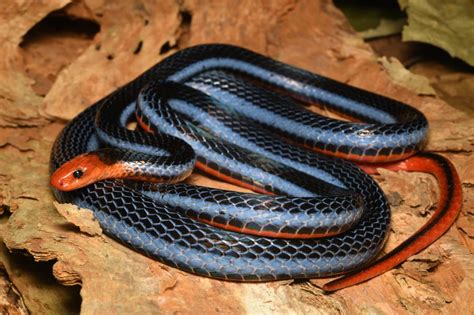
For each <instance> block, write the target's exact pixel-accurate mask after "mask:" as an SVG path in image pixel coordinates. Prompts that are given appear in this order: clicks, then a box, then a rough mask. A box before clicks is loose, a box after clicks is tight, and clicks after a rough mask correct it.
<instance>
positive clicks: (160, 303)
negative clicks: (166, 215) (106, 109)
mask: <svg viewBox="0 0 474 315" xmlns="http://www.w3.org/2000/svg"><path fill="white" fill-rule="evenodd" d="M55 21H56V22H55ZM46 22H48V23H46ZM55 23H57V24H55ZM65 25H70V27H65ZM214 42H219V43H231V44H236V45H240V46H243V47H246V48H249V49H252V50H254V51H257V52H260V53H262V54H265V55H268V56H271V57H273V58H276V59H278V60H281V61H283V62H287V63H290V64H293V65H296V66H299V67H302V68H304V69H308V70H311V71H314V72H317V73H320V74H322V75H325V76H328V77H331V78H333V79H336V80H339V81H342V82H344V83H347V84H350V85H354V86H357V87H360V88H364V89H367V90H370V91H373V92H376V93H379V94H382V95H386V96H388V97H391V98H395V99H397V100H400V101H402V102H405V103H408V104H410V105H412V106H413V107H416V108H418V109H419V110H421V111H422V112H424V113H425V114H426V116H427V117H428V119H429V122H430V136H429V142H428V144H427V147H426V150H429V151H436V152H440V153H441V154H443V155H445V156H446V157H448V158H449V159H451V161H453V163H454V164H455V165H456V167H457V169H458V171H459V173H460V175H461V179H462V182H463V189H464V205H463V210H462V213H461V215H460V217H459V219H458V221H457V223H456V224H455V225H454V226H453V227H452V228H451V229H450V230H449V232H448V233H446V234H445V235H444V236H443V237H442V238H441V239H440V240H438V241H437V242H435V243H434V244H433V245H432V246H430V247H429V248H428V249H426V250H424V251H423V252H421V253H420V254H418V255H416V256H414V257H412V258H411V259H409V260H408V261H407V262H405V263H403V264H402V265H401V266H399V267H398V268H396V269H394V270H392V271H390V272H387V273H386V274H384V275H382V276H380V277H377V278H375V279H372V280H370V281H368V282H366V283H363V284H361V285H358V286H354V287H351V288H348V289H345V290H341V291H339V292H336V293H334V294H329V295H328V294H324V293H323V292H322V291H321V290H320V289H319V285H321V284H322V283H324V282H326V281H327V279H323V280H308V281H297V282H293V281H285V282H273V283H263V284H239V283H230V282H223V281H217V280H212V279H207V278H203V277H198V276H194V275H190V274H187V273H184V272H181V271H179V270H176V269H174V268H171V267H168V266H166V265H163V264H161V263H158V262H155V261H153V260H151V259H149V258H146V257H144V256H142V255H140V254H137V253H135V252H134V251H132V250H130V249H128V248H126V247H124V246H122V245H120V244H119V243H117V242H115V241H114V240H112V239H111V238H109V237H107V236H105V235H103V234H102V233H101V231H100V229H97V226H96V222H94V220H93V219H92V218H91V217H90V216H88V215H87V214H83V213H82V212H77V211H75V209H72V208H71V207H67V206H63V205H58V204H55V203H54V200H53V197H52V195H51V192H50V189H49V185H48V161H49V152H50V149H51V146H52V143H53V141H54V139H55V137H56V135H57V134H58V132H59V131H60V130H61V129H62V128H63V127H64V124H65V121H67V120H69V119H71V118H72V117H74V116H75V115H76V114H77V113H79V112H80V111H81V110H83V109H84V108H86V107H87V106H88V105H90V104H92V103H93V102H94V101H96V100H98V99H100V98H102V97H103V96H104V95H106V94H108V93H110V92H111V91H113V90H115V89H116V88H118V87H119V86H121V85H123V84H125V83H126V82H128V81H129V80H131V79H133V78H134V77H136V76H138V75H139V74H140V73H142V72H143V71H144V70H146V69H147V68H149V67H150V66H152V65H154V64H155V63H156V62H158V61H160V60H161V59H163V58H164V57H166V56H168V55H170V54H172V53H174V52H175V51H177V50H179V49H182V48H185V47H189V46H192V45H196V44H201V43H214ZM373 47H374V48H373ZM392 47H393V46H390V48H387V47H385V48H384V47H383V45H375V46H370V45H369V44H368V43H365V42H364V41H363V40H362V39H361V38H360V37H359V36H358V35H357V33H356V32H355V31H354V30H353V29H352V28H351V26H350V25H349V23H348V22H347V20H346V18H345V17H344V15H343V14H342V13H341V12H340V11H339V10H338V9H337V8H336V7H335V6H334V5H333V4H332V2H330V1H323V0H321V1H311V0H307V1H305V0H278V1H265V0H260V1H252V0H246V1H237V0H235V1H198V0H184V1H178V0H176V1H172V0H162V1H152V0H130V1H126V0H121V1H113V0H77V1H70V0H11V1H2V2H0V56H1V57H0V78H1V79H0V209H1V210H2V212H3V215H2V217H1V221H0V236H1V238H2V240H3V243H4V245H2V250H1V251H0V262H1V265H2V267H3V269H4V272H3V273H2V274H0V284H1V285H0V289H1V290H0V296H1V298H0V305H1V309H2V311H4V310H8V311H10V312H11V313H17V314H22V313H25V312H26V311H30V312H31V313H37V314H43V313H69V312H77V311H79V307H80V310H81V312H83V313H85V314H103V313H114V314H115V313H141V314H148V313H166V314H168V313H182V314H191V313H193V314H196V313H203V314H214V313H227V314H229V313H235V314H244V313H250V314H270V313H271V314H341V313H342V314H355V313H357V314H360V313H364V314H394V313H397V314H436V313H455V312H456V313H459V314H467V313H470V314H472V313H473V310H474V299H473V297H474V296H473V293H472V292H473V289H474V279H473V278H474V259H473V258H474V256H473V254H472V253H473V250H474V241H473V238H474V226H473V221H474V217H473V216H474V207H473V205H474V194H473V190H474V188H473V187H474V171H473V169H474V168H473V166H474V158H473V156H472V150H473V147H474V130H473V129H474V128H473V126H474V115H473V113H474V108H473V107H472V99H469V97H470V96H466V95H465V94H463V93H464V92H465V90H466V89H460V88H458V87H459V85H465V86H471V87H472V86H473V84H472V82H474V81H473V80H474V77H473V75H472V74H471V73H469V72H466V71H464V70H458V69H457V68H454V70H453V68H452V67H449V66H447V65H445V64H443V63H440V62H439V61H436V60H435V61H433V60H432V59H430V58H422V59H421V61H419V62H418V63H416V64H415V65H414V66H413V67H412V68H411V69H410V70H412V72H409V71H407V70H406V69H405V68H404V67H403V64H402V63H400V62H398V61H397V60H396V59H379V57H381V56H384V53H387V54H391V56H394V55H395V56H397V51H396V48H395V49H394V48H392ZM374 49H376V50H377V51H375V50H374ZM425 49H426V48H425ZM398 56H399V58H400V59H402V61H403V58H402V57H403V53H400V54H399V55H398ZM397 62H398V63H397ZM404 71H406V72H404ZM413 72H414V73H416V74H417V75H418V76H422V75H423V76H425V77H426V78H429V83H427V82H426V81H425V82H424V83H423V82H422V83H421V84H424V85H426V84H431V86H433V88H434V90H435V92H432V89H431V90H430V89H428V90H427V89H422V91H428V92H420V90H419V89H417V88H416V84H415V83H413V82H419V81H420V80H419V78H418V79H417V77H416V76H415V77H413V76H412V74H413ZM407 78H408V79H407ZM407 80H408V81H409V82H410V83H407ZM419 93H421V94H423V95H419ZM433 93H435V94H436V95H433ZM426 94H429V95H426ZM376 179H377V181H378V182H379V183H380V185H381V187H382V188H383V190H384V191H385V192H386V194H387V197H388V199H389V201H390V203H391V208H392V218H393V225H392V228H391V233H390V237H389V239H388V242H387V245H386V247H385V249H384V251H385V252H386V251H389V250H390V249H391V248H393V247H395V246H396V244H398V243H399V242H401V241H403V240H404V239H405V238H407V237H408V236H409V235H410V234H411V233H413V232H414V231H415V230H416V229H417V228H418V227H420V226H421V225H422V224H423V222H425V221H426V220H427V218H428V217H429V216H430V214H431V212H432V210H433V208H434V207H435V204H436V198H437V185H436V181H435V180H434V178H432V177H431V176H430V175H426V174H419V173H395V172H390V171H382V173H381V175H380V176H377V177H376ZM189 181H191V182H193V183H197V184H201V185H209V186H214V187H224V188H231V189H237V188H235V187H234V186H232V185H229V184H224V183H220V182H217V181H214V180H211V179H209V178H206V177H204V176H201V175H199V174H193V175H192V177H191V179H190V180H189ZM53 277H54V278H56V279H57V281H58V283H60V284H57V283H56V280H54V278H53ZM68 286H72V287H68ZM79 294H80V297H79Z"/></svg>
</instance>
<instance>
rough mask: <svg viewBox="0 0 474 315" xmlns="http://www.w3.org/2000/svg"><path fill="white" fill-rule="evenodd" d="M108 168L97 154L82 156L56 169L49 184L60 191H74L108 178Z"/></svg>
mask: <svg viewBox="0 0 474 315" xmlns="http://www.w3.org/2000/svg"><path fill="white" fill-rule="evenodd" d="M109 168H110V166H109V165H107V164H105V163H104V162H103V161H102V160H101V159H100V158H99V156H98V155H97V154H94V153H86V154H82V155H79V156H77V157H75V158H74V159H72V160H71V161H69V162H66V163H64V164H63V165H62V166H61V167H60V168H58V169H57V170H56V171H55V172H54V173H53V174H52V175H51V181H50V183H51V185H52V186H54V187H55V188H57V189H59V190H62V191H71V190H75V189H78V188H82V187H85V186H87V185H90V184H92V183H94V182H97V181H99V180H102V179H106V178H110V177H111V176H110V171H109Z"/></svg>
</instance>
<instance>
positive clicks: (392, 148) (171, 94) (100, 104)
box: [50, 44, 462, 292]
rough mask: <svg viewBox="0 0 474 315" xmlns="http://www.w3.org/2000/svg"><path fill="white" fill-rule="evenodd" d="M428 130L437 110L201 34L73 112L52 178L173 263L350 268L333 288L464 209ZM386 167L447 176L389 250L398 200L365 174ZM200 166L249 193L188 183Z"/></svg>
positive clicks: (280, 273)
mask: <svg viewBox="0 0 474 315" xmlns="http://www.w3.org/2000/svg"><path fill="white" fill-rule="evenodd" d="M312 105H318V106H324V107H325V108H329V109H330V110H332V111H335V112H337V113H339V114H342V115H343V116H344V117H349V118H350V119H351V120H353V121H347V120H342V119H333V118H329V117H326V116H324V115H319V114H316V113H315V112H314V111H312V110H311V109H309V108H308V106H312ZM133 121H134V122H136V124H137V127H136V128H135V129H133V128H130V123H131V122H133ZM427 132H428V121H427V119H426V117H425V116H424V115H423V114H422V113H421V112H420V111H418V110H417V109H415V108H412V107H410V106H408V105H406V104H404V103H401V102H399V101H396V100H394V99H390V98H387V97H385V96H382V95H378V94H375V93H372V92H369V91H366V90H362V89H359V88H356V87H353V86H350V85H347V84H344V83H341V82H338V81H335V80H332V79H329V78H327V77H324V76H321V75H319V74H316V73H312V72H309V71H306V70H304V69H301V68H297V67H294V66H292V65H289V64H285V63H282V62H280V61H277V60H274V59H272V58H270V57H267V56H264V55H261V54H258V53H255V52H252V51H250V50H247V49H245V48H241V47H237V46H233V45H227V44H205V45H198V46H194V47H190V48H186V49H183V50H180V51H178V52H176V53H174V54H172V55H171V56H169V57H167V58H165V59H164V60H162V61H161V62H159V63H157V64H156V65H155V66H153V67H151V68H150V69H149V70H147V71H146V72H144V73H143V74H141V75H140V76H138V77H137V78H135V79H134V80H132V81H130V82H129V83H127V84H125V85H123V86H122V87H120V88H118V89H117V90H115V91H114V92H112V93H111V94H109V95H107V96H106V97H104V98H102V99H101V100H99V101H97V102H96V103H94V104H93V105H91V106H90V107H88V108H87V109H85V110H84V111H83V112H82V113H80V114H79V115H78V116H76V117H75V118H74V119H72V120H71V121H70V122H69V123H68V124H67V125H66V126H65V128H64V129H63V130H62V131H61V132H60V134H59V135H58V137H57V139H56V141H55V142H54V145H53V148H52V152H51V160H50V173H51V185H52V187H53V188H52V191H53V194H54V196H55V198H56V199H57V200H58V201H60V202H68V203H73V204H76V205H78V206H80V207H83V208H87V209H90V210H91V211H93V213H94V216H95V219H96V220H97V221H98V222H99V223H100V225H101V227H102V229H103V230H104V232H105V233H106V234H107V235H110V236H111V237H113V238H114V239H116V240H118V241H120V242H122V243H123V244H125V245H126V246H129V247H131V248H133V249H134V250H136V251H138V252H140V253H142V254H144V255H147V256H149V257H152V258H153V259H155V260H158V261H160V262H163V263H165V264H167V265H170V266H172V267H175V268H178V269H180V270H183V271H186V272H190V273H193V274H197V275H201V276H206V277H211V278H216V279H223V280H229V281H250V282H260V281H273V280H284V279H309V278H320V277H331V276H337V275H343V276H342V277H341V278H338V279H336V280H333V281H331V282H329V283H327V284H325V285H324V286H323V289H324V290H325V291H328V292H330V291H335V290H338V289H342V288H345V287H348V286H350V285H353V284H357V283H360V282H363V281H366V280H368V279H370V278H373V277H375V276H377V275H379V274H381V273H383V272H385V271H387V270H390V269H392V268H393V267H396V266H398V265H399V264H400V263H402V262H403V261H405V260H406V259H407V258H408V257H410V256H411V255H414V254H416V253H418V252H419V251H421V250H422V249H424V248H426V247H427V246H429V245H430V244H431V243H432V242H433V241H434V240H436V239H437V238H439V237H441V236H442V235H443V234H444V233H445V232H446V231H447V230H448V229H449V227H450V226H451V225H452V224H453V222H454V221H455V219H456V217H457V215H458V213H459V211H460V207H461V204H462V195H461V184H460V180H459V176H458V174H457V172H456V169H455V167H454V165H453V164H452V163H451V162H450V161H449V160H448V159H446V158H444V157H443V156H441V155H438V154H435V153H430V152H421V150H422V148H423V146H424V144H425V143H426V141H427V140H426V139H427ZM354 162H356V163H358V165H359V166H360V167H361V168H362V169H363V170H364V171H363V170H362V169H361V168H360V167H359V166H357V165H356V164H354ZM377 167H384V168H388V169H392V170H406V171H422V172H428V173H431V174H433V175H434V176H435V177H436V178H437V180H438V182H439V185H440V191H439V201H438V204H437V207H436V209H435V210H434V213H433V215H432V216H431V218H430V220H429V221H428V222H427V223H426V224H425V225H423V226H422V227H421V228H420V229H419V230H417V231H416V232H415V233H414V234H413V235H412V236H411V237H410V238H409V239H407V240H406V241H404V242H402V243H401V244H400V245H399V246H398V247H396V248H395V249H394V250H392V251H391V252H389V253H387V254H385V255H384V256H382V257H381V258H380V259H376V257H377V256H378V255H379V253H380V252H381V250H382V248H383V246H384V244H385V242H386V239H387V237H388V232H389V228H390V207H389V204H388V202H387V199H386V197H385V195H384V193H383V191H382V189H381V188H380V187H379V185H378V184H377V182H376V181H375V180H374V179H373V178H372V177H371V176H370V175H369V173H370V174H375V173H376V172H377ZM196 170H197V171H200V172H203V173H205V174H207V175H209V176H211V177H215V178H217V179H220V180H224V181H227V182H229V183H231V184H236V185H239V186H241V187H243V188H246V189H249V190H251V191H252V192H251V193H246V192H245V193H243V192H237V191H230V190H222V189H216V188H211V187H202V186H197V185H193V183H192V182H189V180H188V182H183V180H185V179H186V178H188V176H189V175H190V174H191V173H192V172H193V171H196Z"/></svg>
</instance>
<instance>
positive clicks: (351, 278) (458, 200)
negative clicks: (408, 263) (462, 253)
mask: <svg viewBox="0 0 474 315" xmlns="http://www.w3.org/2000/svg"><path fill="white" fill-rule="evenodd" d="M379 166H380V167H383V168H387V169H391V170H404V171H414V172H426V173H430V174H433V175H434V176H435V177H436V179H437V180H438V183H439V201H438V206H437V208H436V210H435V211H434V213H433V215H432V216H431V218H430V219H429V221H428V222H426V223H425V224H424V225H423V226H422V227H421V228H420V229H419V230H418V231H416V233H415V234H413V235H412V236H411V237H410V238H408V239H407V240H406V241H404V242H403V243H401V244H400V245H399V246H398V247H396V248H395V249H394V250H392V251H391V252H389V253H388V254H386V255H385V256H384V257H382V258H380V259H379V260H377V261H374V262H372V263H371V264H369V265H368V266H365V267H364V269H362V270H360V271H356V272H354V273H352V274H348V275H346V276H343V277H341V278H338V279H336V280H333V281H331V282H329V283H326V284H325V285H324V286H323V290H325V291H327V292H332V291H336V290H339V289H343V288H346V287H349V286H352V285H355V284H358V283H361V282H363V281H366V280H369V279H371V278H373V277H376V276H378V275H380V274H382V273H384V272H386V271H388V270H390V269H392V268H394V267H396V266H398V265H399V264H401V263H402V262H404V261H405V260H406V259H408V258H409V257H410V256H412V255H414V254H416V253H418V252H420V251H421V250H423V249H425V248H426V247H428V246H429V245H430V244H432V243H433V242H434V241H435V240H437V239H438V238H439V237H441V236H442V235H443V234H444V233H445V232H446V231H447V230H448V229H449V228H450V227H451V225H452V224H453V223H454V221H455V220H456V217H457V216H458V214H459V212H460V210H461V204H462V188H461V181H460V179H459V175H458V174H457V172H456V169H455V168H454V165H453V164H452V163H451V162H450V161H449V160H447V159H446V158H444V157H442V156H440V155H437V154H433V153H420V154H418V155H416V156H413V157H410V158H408V159H406V160H404V161H401V162H395V163H389V164H385V165H379ZM362 168H363V169H365V170H366V171H369V172H370V173H372V172H374V170H375V167H373V166H369V167H362Z"/></svg>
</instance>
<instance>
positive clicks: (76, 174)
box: [72, 170, 84, 179]
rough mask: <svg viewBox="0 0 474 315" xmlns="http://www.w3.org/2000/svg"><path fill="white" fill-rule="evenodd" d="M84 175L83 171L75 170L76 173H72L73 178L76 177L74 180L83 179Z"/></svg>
mask: <svg viewBox="0 0 474 315" xmlns="http://www.w3.org/2000/svg"><path fill="white" fill-rule="evenodd" d="M82 175H84V172H83V171H82V170H75V171H74V173H72V176H74V178H77V179H79V178H81V177H82Z"/></svg>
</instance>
